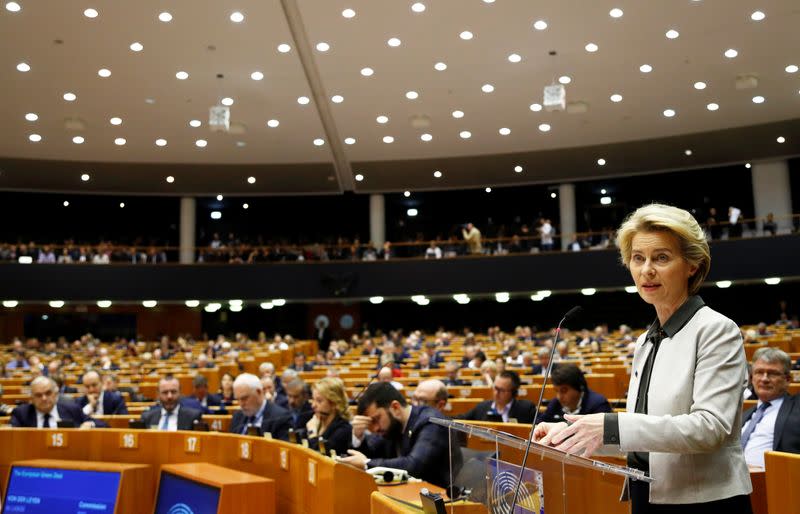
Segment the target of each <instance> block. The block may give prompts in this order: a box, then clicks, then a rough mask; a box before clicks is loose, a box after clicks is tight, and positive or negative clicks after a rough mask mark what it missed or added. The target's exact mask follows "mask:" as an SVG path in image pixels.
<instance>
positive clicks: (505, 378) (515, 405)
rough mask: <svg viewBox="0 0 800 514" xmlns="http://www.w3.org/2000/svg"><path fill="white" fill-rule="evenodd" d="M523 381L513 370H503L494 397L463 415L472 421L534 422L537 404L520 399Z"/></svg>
mask: <svg viewBox="0 0 800 514" xmlns="http://www.w3.org/2000/svg"><path fill="white" fill-rule="evenodd" d="M521 385H522V382H521V380H520V378H519V375H517V374H516V373H515V372H513V371H503V372H502V373H500V374H499V375H497V376H496V377H495V379H494V390H493V392H492V394H493V397H494V398H493V399H492V400H485V401H483V402H481V403H479V404H478V405H476V406H475V407H473V408H472V409H471V410H469V411H468V412H466V413H465V414H463V415H461V416H456V417H457V418H461V419H469V420H472V421H492V420H496V421H501V420H502V421H503V423H533V414H534V411H535V410H536V406H535V405H534V404H532V403H531V402H529V401H528V400H518V399H517V395H518V394H519V388H520V386H521Z"/></svg>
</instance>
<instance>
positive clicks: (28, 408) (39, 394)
mask: <svg viewBox="0 0 800 514" xmlns="http://www.w3.org/2000/svg"><path fill="white" fill-rule="evenodd" d="M59 421H64V422H70V421H71V422H72V423H73V425H74V426H76V427H78V426H80V427H81V428H89V427H93V426H94V422H93V420H91V419H89V417H88V416H86V415H85V414H84V413H83V411H82V410H81V408H80V407H78V406H77V405H76V404H75V403H74V402H71V401H69V400H59V398H58V385H57V384H56V383H55V382H54V381H53V380H51V379H50V378H47V377H43V376H39V377H36V378H34V379H33V381H32V382H31V401H30V403H25V404H22V405H19V406H17V407H16V408H15V409H14V410H13V411H12V412H11V426H12V427H28V428H58V422H59Z"/></svg>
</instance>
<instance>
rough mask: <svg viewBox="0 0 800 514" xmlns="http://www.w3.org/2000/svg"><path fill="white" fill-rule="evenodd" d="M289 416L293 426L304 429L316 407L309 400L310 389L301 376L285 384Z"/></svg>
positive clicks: (295, 428)
mask: <svg viewBox="0 0 800 514" xmlns="http://www.w3.org/2000/svg"><path fill="white" fill-rule="evenodd" d="M284 388H285V389H286V401H287V406H288V409H289V416H290V417H291V418H292V428H293V429H294V430H295V431H297V430H303V429H305V428H306V423H308V420H309V419H311V417H312V416H313V415H314V409H312V408H311V403H309V401H308V389H307V387H306V383H305V382H303V379H301V378H295V379H294V380H291V381H289V382H287V383H286V384H285V385H284Z"/></svg>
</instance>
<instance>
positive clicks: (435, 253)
mask: <svg viewBox="0 0 800 514" xmlns="http://www.w3.org/2000/svg"><path fill="white" fill-rule="evenodd" d="M425 258H426V259H441V258H442V249H441V248H439V247H438V246H434V247H430V246H429V247H428V249H427V250H425Z"/></svg>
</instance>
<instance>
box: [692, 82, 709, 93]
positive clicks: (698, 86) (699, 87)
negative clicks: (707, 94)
mask: <svg viewBox="0 0 800 514" xmlns="http://www.w3.org/2000/svg"><path fill="white" fill-rule="evenodd" d="M694 88H695V89H697V90H698V91H701V90H703V89H705V88H706V83H705V82H695V83H694Z"/></svg>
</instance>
